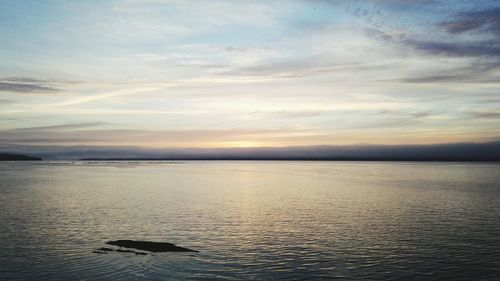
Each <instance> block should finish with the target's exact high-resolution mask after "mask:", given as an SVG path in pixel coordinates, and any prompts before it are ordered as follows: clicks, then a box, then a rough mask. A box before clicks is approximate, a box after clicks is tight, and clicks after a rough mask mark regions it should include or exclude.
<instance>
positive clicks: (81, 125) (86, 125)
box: [3, 122, 103, 132]
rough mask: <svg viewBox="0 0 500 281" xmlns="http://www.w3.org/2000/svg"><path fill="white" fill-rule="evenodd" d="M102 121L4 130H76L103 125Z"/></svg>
mask: <svg viewBox="0 0 500 281" xmlns="http://www.w3.org/2000/svg"><path fill="white" fill-rule="evenodd" d="M102 124H103V123H102V122H87V123H75V124H63V125H52V126H39V127H28V128H18V129H11V130H5V131H3V132H39V131H64V130H75V129H84V128H90V127H95V126H99V125H102Z"/></svg>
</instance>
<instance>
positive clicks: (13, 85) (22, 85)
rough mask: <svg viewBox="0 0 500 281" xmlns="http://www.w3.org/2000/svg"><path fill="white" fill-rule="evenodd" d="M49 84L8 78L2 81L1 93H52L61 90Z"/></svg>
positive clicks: (36, 80)
mask: <svg viewBox="0 0 500 281" xmlns="http://www.w3.org/2000/svg"><path fill="white" fill-rule="evenodd" d="M48 83H49V82H48V81H45V80H38V79H33V78H26V77H6V78H1V79H0V91H1V92H15V93H39V92H43V93H51V92H58V91H60V89H57V88H54V87H51V86H48V85H47V84H48Z"/></svg>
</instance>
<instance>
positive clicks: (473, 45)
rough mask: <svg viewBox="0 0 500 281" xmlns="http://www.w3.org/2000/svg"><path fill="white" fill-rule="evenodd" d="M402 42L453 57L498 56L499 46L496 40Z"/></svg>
mask: <svg viewBox="0 0 500 281" xmlns="http://www.w3.org/2000/svg"><path fill="white" fill-rule="evenodd" d="M404 44H406V45H408V46H411V47H413V48H415V49H418V50H422V51H425V52H426V53H429V54H432V55H444V56H455V57H484V56H491V57H500V46H499V45H498V42H497V41H496V40H485V41H484V40H483V41H474V42H442V41H426V40H422V41H420V40H413V39H409V40H406V41H404Z"/></svg>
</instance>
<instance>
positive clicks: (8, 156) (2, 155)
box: [0, 153, 42, 161]
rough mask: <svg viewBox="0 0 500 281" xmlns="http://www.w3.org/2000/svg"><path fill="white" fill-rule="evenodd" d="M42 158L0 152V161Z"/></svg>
mask: <svg viewBox="0 0 500 281" xmlns="http://www.w3.org/2000/svg"><path fill="white" fill-rule="evenodd" d="M40 160H42V158H39V157H34V156H27V155H22V154H13V153H0V161H40Z"/></svg>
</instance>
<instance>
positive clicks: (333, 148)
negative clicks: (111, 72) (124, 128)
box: [0, 140, 500, 162]
mask: <svg viewBox="0 0 500 281" xmlns="http://www.w3.org/2000/svg"><path fill="white" fill-rule="evenodd" d="M0 149H2V150H4V151H6V150H7V149H10V151H16V152H29V153H33V154H36V155H40V156H41V157H43V158H44V159H59V160H75V159H81V160H89V161H101V160H105V161H159V160H162V161H183V160H300V161H465V162H467V161H469V162H472V161H480V162H500V141H498V140H497V141H492V142H482V143H474V142H470V143H443V144H423V145H370V144H356V145H321V146H295V147H249V148H164V149H163V148H141V147H98V146H71V147H60V146H19V145H16V146H12V145H2V144H0Z"/></svg>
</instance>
